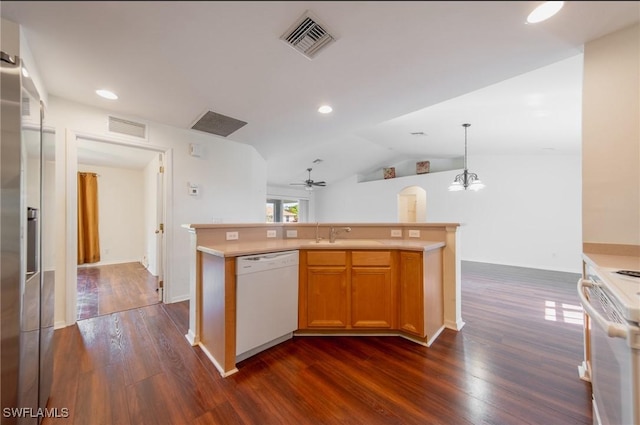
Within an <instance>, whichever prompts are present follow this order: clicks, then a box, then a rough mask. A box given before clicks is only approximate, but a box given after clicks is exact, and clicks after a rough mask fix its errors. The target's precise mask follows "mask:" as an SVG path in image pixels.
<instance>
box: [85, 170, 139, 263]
mask: <svg viewBox="0 0 640 425" xmlns="http://www.w3.org/2000/svg"><path fill="white" fill-rule="evenodd" d="M78 172H88V173H96V174H98V231H99V238H100V239H99V240H100V261H99V262H97V263H91V264H90V265H92V266H100V265H105V264H118V263H131V262H139V261H142V257H143V256H144V249H145V246H144V176H143V172H142V170H134V169H130V168H118V167H104V166H97V165H87V164H78Z"/></svg>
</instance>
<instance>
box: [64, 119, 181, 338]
mask: <svg viewBox="0 0 640 425" xmlns="http://www.w3.org/2000/svg"><path fill="white" fill-rule="evenodd" d="M78 139H83V140H89V141H93V142H101V143H108V144H115V145H120V146H126V147H131V148H136V149H145V150H149V151H153V152H157V153H162V154H163V162H164V183H165V184H164V185H163V190H164V196H163V215H164V219H165V223H164V228H165V229H171V228H172V220H173V217H172V214H171V210H170V209H168V208H167V205H171V202H172V198H171V195H172V194H171V192H170V190H169V188H170V187H171V185H170V184H167V183H168V182H171V181H172V174H171V173H172V158H173V156H172V153H173V151H172V149H171V148H167V147H165V146H159V145H152V144H149V143H148V142H146V143H141V142H138V141H133V140H129V139H124V138H123V139H121V138H118V137H112V136H102V135H95V134H92V133H86V132H80V131H74V130H70V129H66V130H65V134H64V146H65V148H66V149H65V161H64V162H65V164H64V165H65V173H64V175H65V178H64V193H65V194H66V208H65V214H64V218H63V220H64V223H63V225H64V228H65V229H66V231H65V232H64V235H65V236H64V238H65V270H64V275H65V279H64V280H65V282H66V285H65V287H66V290H65V301H66V302H65V307H66V309H65V310H66V311H65V322H66V323H65V325H66V326H70V325H73V324H74V323H76V317H77V312H76V309H77V298H78V270H77V262H78V261H77V260H78V214H77V211H78V192H77V191H78V181H77V173H78ZM56 184H57V183H56ZM58 187H59V186H58ZM171 239H172V234H171V232H166V231H165V233H164V237H163V238H162V259H161V264H162V267H163V271H162V276H163V278H164V291H163V300H162V302H167V301H168V298H169V297H168V294H169V293H170V289H169V288H170V285H171V279H170V277H171V265H170V264H169V263H168V262H167V261H166V258H167V247H168V246H171Z"/></svg>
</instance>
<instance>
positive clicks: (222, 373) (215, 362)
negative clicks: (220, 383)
mask: <svg viewBox="0 0 640 425" xmlns="http://www.w3.org/2000/svg"><path fill="white" fill-rule="evenodd" d="M198 346H199V347H200V348H201V349H202V351H203V352H204V354H206V356H207V357H208V358H209V360H211V363H213V365H214V366H215V367H216V369H218V372H220V375H222V377H223V378H226V377H227V376H230V375H233V374H234V373H236V372H238V368H236V367H234V368H233V369H231V370H230V371H228V372H225V371H224V369H223V368H222V366H220V363H218V361H217V360H216V359H215V357H213V355H211V353H210V352H209V350H207V347H205V346H204V345H202V344H201V343H198Z"/></svg>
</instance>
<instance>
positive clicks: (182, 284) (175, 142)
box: [45, 96, 266, 324]
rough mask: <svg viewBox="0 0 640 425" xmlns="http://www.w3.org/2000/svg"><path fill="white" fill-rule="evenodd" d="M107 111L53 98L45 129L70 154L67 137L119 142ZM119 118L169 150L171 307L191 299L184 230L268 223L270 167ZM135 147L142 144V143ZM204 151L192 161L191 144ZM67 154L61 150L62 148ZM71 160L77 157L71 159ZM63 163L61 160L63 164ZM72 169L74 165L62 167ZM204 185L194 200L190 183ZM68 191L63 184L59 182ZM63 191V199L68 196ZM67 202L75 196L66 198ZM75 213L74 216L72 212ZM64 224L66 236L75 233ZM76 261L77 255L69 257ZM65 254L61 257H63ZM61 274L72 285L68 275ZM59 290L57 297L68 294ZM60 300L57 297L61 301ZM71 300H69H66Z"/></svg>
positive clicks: (245, 150) (245, 153) (214, 140)
mask: <svg viewBox="0 0 640 425" xmlns="http://www.w3.org/2000/svg"><path fill="white" fill-rule="evenodd" d="M108 115H109V112H108V111H107V110H103V109H98V108H93V107H89V106H86V105H81V104H78V103H75V102H71V101H67V100H64V99H61V98H59V97H55V96H50V97H49V109H48V114H47V116H46V122H45V124H46V125H48V126H52V127H55V128H56V135H57V136H56V143H57V144H59V145H63V144H65V143H67V146H66V148H67V149H75V147H74V144H73V143H69V142H68V141H67V142H65V137H64V134H65V131H66V130H72V131H74V132H80V133H82V134H83V135H84V134H91V135H94V136H96V137H101V138H116V139H119V140H124V139H123V138H122V137H117V136H114V135H113V134H110V133H109V132H108V131H107V122H108ZM113 115H114V116H117V117H121V118H125V119H129V120H133V121H138V122H145V123H147V124H148V130H149V131H148V134H149V137H148V139H149V140H148V141H147V142H144V143H148V145H149V146H150V147H153V148H156V149H161V150H164V149H166V150H168V158H167V163H168V164H170V167H169V169H168V172H167V176H166V180H167V195H168V197H167V216H166V223H167V226H166V229H165V239H166V241H167V250H166V251H167V252H166V257H167V264H166V268H165V272H166V274H165V283H166V285H167V286H168V291H166V297H167V302H176V301H181V300H185V299H188V297H189V249H190V247H189V235H188V232H187V231H186V230H185V229H184V228H182V224H188V223H211V222H213V220H214V218H215V219H216V220H217V221H221V222H229V223H230V222H263V221H264V209H265V199H266V164H265V161H264V159H263V158H262V157H261V156H260V155H259V154H258V153H257V151H256V150H255V149H254V148H253V147H252V146H249V145H244V144H240V143H236V142H232V141H229V140H227V139H224V138H221V137H216V136H213V135H209V134H205V133H201V132H197V131H195V130H189V129H181V128H176V127H170V126H167V125H163V124H157V123H151V122H147V121H145V120H142V119H140V118H137V117H133V116H123V115H122V114H113ZM133 143H137V144H140V142H138V141H134V142H133ZM190 143H196V144H199V145H201V146H202V151H203V155H202V156H201V157H200V158H196V157H192V156H190V155H189V144H190ZM59 149H61V150H62V147H61V146H59ZM67 157H73V152H72V153H71V154H69V153H67ZM58 161H59V160H57V162H58ZM61 166H64V167H66V168H67V169H69V167H70V165H69V164H64V165H61ZM188 182H194V183H198V184H200V194H199V195H198V196H196V197H193V196H190V195H189V194H188V191H187V183H188ZM60 184H62V185H64V184H65V183H64V182H60ZM65 187H66V186H63V188H62V190H61V192H60V196H64V189H65ZM67 196H71V195H69V194H67ZM71 213H72V212H71ZM67 218H68V217H64V218H62V220H63V223H62V226H65V223H66V226H67V227H66V228H67V233H69V232H71V231H73V230H72V229H71V228H69V223H70V222H72V221H73V220H67ZM67 252H68V255H72V254H71V252H72V251H67ZM58 253H59V254H60V252H58ZM57 271H62V272H63V273H64V274H65V275H66V276H67V277H66V279H67V285H73V284H75V282H70V281H69V280H71V279H70V278H69V270H67V269H65V270H57ZM60 286H61V285H58V284H56V291H63V292H64V291H65V290H66V287H63V288H60ZM57 296H58V295H57ZM66 298H67V299H68V297H66ZM60 310H62V309H57V310H56V322H57V323H61V321H63V322H64V321H65V317H66V322H67V324H69V321H70V320H69V318H70V317H72V316H71V314H70V313H69V312H67V311H66V305H65V311H60Z"/></svg>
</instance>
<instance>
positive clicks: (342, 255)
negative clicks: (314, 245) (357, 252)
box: [307, 250, 347, 266]
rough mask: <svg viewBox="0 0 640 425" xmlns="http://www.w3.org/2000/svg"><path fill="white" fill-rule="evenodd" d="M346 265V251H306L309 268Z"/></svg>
mask: <svg viewBox="0 0 640 425" xmlns="http://www.w3.org/2000/svg"><path fill="white" fill-rule="evenodd" d="M346 264H347V252H346V251H333V250H331V251H307V265H309V266H344V265H346Z"/></svg>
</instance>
